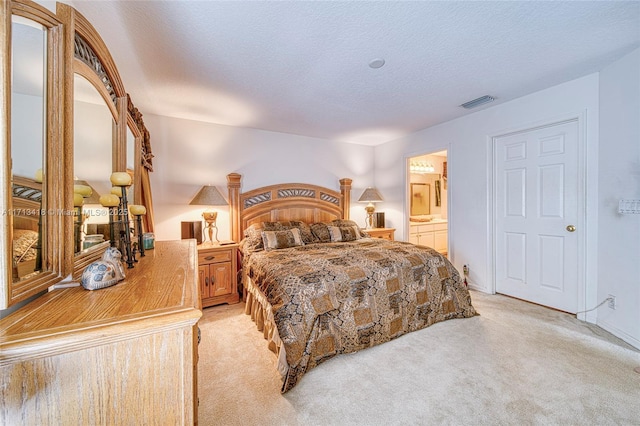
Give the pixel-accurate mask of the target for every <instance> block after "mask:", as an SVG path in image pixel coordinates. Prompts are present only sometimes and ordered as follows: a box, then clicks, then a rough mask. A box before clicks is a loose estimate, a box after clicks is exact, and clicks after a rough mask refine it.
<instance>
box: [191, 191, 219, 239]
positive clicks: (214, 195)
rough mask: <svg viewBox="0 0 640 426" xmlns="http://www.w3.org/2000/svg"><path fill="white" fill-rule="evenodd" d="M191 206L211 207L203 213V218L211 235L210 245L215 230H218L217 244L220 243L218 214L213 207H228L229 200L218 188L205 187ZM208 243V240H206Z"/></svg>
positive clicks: (194, 198)
mask: <svg viewBox="0 0 640 426" xmlns="http://www.w3.org/2000/svg"><path fill="white" fill-rule="evenodd" d="M189 205H191V206H210V207H209V208H208V209H206V210H205V211H204V212H202V217H203V219H204V221H205V223H206V225H205V231H208V235H209V243H211V244H213V230H214V229H215V230H216V235H215V239H216V243H219V242H220V241H219V240H218V227H217V226H216V219H217V217H218V212H217V211H215V210H213V208H211V206H227V205H229V203H227V200H225V198H224V197H223V196H222V194H221V193H220V191H218V188H216V187H215V186H213V185H205V186H203V187H202V188H201V189H200V191H198V193H197V194H196V196H195V197H193V200H191V202H190V203H189ZM205 242H206V239H205Z"/></svg>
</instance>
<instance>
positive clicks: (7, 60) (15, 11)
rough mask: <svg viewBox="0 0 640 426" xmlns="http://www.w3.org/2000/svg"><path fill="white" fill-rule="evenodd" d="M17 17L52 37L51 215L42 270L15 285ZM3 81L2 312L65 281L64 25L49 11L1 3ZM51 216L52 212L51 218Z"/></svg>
mask: <svg viewBox="0 0 640 426" xmlns="http://www.w3.org/2000/svg"><path fill="white" fill-rule="evenodd" d="M12 15H16V16H21V17H24V18H26V19H29V20H32V21H34V22H37V23H39V24H40V25H42V27H43V28H44V29H45V30H46V32H47V37H46V39H47V45H46V54H47V60H46V80H47V84H46V95H45V96H46V101H45V102H46V105H47V107H46V114H45V120H46V124H45V125H46V132H45V136H44V141H45V144H46V146H45V147H43V148H44V153H46V156H45V157H44V159H43V169H44V173H45V179H44V182H43V186H42V200H43V201H44V203H43V204H42V206H43V207H44V208H45V209H46V211H47V214H45V215H42V216H41V221H43V233H42V235H41V238H42V239H43V244H42V248H43V250H42V271H41V272H38V273H36V274H34V275H33V276H32V277H30V278H27V279H24V280H20V281H16V282H14V281H13V279H12V267H11V264H12V263H11V259H12V256H13V247H12V236H13V226H12V217H11V215H10V214H9V213H8V212H11V211H12V206H13V191H12V188H11V182H12V176H11V174H12V171H11V28H12V25H11V23H12ZM0 20H2V25H1V26H0V27H1V28H0V44H1V45H2V51H1V52H0V74H2V75H1V76H0V77H1V79H2V84H3V97H2V100H1V101H0V126H1V129H0V139H1V140H0V145H1V146H2V155H3V159H2V162H1V164H0V181H1V182H0V200H1V201H0V202H1V203H2V209H3V212H2V213H3V214H0V226H1V227H2V232H0V259H2V266H1V268H2V280H3V283H2V284H0V309H5V308H8V307H10V306H13V305H15V304H16V303H18V302H20V301H23V300H25V299H27V298H29V297H31V296H34V295H36V294H38V293H40V292H42V291H44V290H45V289H46V288H47V287H48V286H50V285H51V284H54V283H56V282H58V281H60V279H61V277H62V276H64V270H65V265H64V253H63V252H62V251H61V250H59V249H58V247H61V246H62V245H63V243H64V224H65V221H66V216H65V215H64V211H65V210H64V208H65V206H66V205H67V204H66V202H65V197H64V192H65V184H64V182H65V181H64V179H63V176H64V167H63V158H64V144H63V140H64V139H63V128H62V122H63V115H64V113H63V108H62V104H61V102H60V101H61V99H63V93H64V88H63V85H62V80H63V78H62V74H63V67H64V65H63V63H64V61H63V49H62V45H63V42H62V39H63V25H62V23H61V21H60V20H59V19H58V18H57V16H56V15H55V14H53V13H51V12H50V11H49V10H47V9H45V8H44V7H42V6H40V5H38V4H37V3H34V2H31V1H29V0H3V1H2V3H0ZM49 212H53V213H51V214H49Z"/></svg>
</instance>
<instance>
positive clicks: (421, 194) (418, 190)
mask: <svg viewBox="0 0 640 426" xmlns="http://www.w3.org/2000/svg"><path fill="white" fill-rule="evenodd" d="M430 213H431V186H430V185H429V184H428V183H412V184H411V216H420V215H426V214H430Z"/></svg>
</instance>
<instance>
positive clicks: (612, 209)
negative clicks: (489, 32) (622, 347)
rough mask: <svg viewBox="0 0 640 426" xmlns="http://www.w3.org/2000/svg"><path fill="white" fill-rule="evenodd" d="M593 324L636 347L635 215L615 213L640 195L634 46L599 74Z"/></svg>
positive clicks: (639, 218) (638, 63)
mask: <svg viewBox="0 0 640 426" xmlns="http://www.w3.org/2000/svg"><path fill="white" fill-rule="evenodd" d="M599 176H600V179H599V193H598V209H599V218H600V220H599V222H598V230H599V232H598V299H605V298H606V297H607V296H608V295H610V294H611V295H615V296H616V305H617V307H616V309H615V310H611V309H600V310H599V313H600V315H599V316H598V321H597V323H598V325H600V326H602V327H603V328H605V329H607V330H609V331H611V332H612V333H614V334H616V335H618V336H620V337H622V338H624V339H625V340H627V341H628V342H630V343H632V344H634V346H636V347H640V262H639V260H640V215H633V214H630V215H621V214H618V213H617V211H618V202H619V200H621V199H636V200H637V199H640V49H637V50H635V51H634V52H632V53H630V54H628V55H626V56H625V57H623V58H622V59H620V60H618V61H616V62H615V63H613V64H611V65H610V66H608V67H607V68H605V69H604V70H602V71H601V72H600V151H599Z"/></svg>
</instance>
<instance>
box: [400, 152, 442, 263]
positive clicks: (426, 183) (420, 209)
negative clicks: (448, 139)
mask: <svg viewBox="0 0 640 426" xmlns="http://www.w3.org/2000/svg"><path fill="white" fill-rule="evenodd" d="M407 170H408V172H409V173H408V184H407V191H408V193H407V198H406V200H407V209H406V211H407V212H409V214H408V217H407V218H406V220H407V222H408V227H407V229H408V230H409V242H411V243H414V244H418V245H423V246H428V247H432V248H434V249H435V250H437V251H438V252H440V253H442V254H444V255H448V252H449V226H448V214H447V212H448V197H447V194H448V185H447V151H446V150H445V151H438V152H433V153H429V154H424V155H418V156H414V157H410V158H408V159H407Z"/></svg>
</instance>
